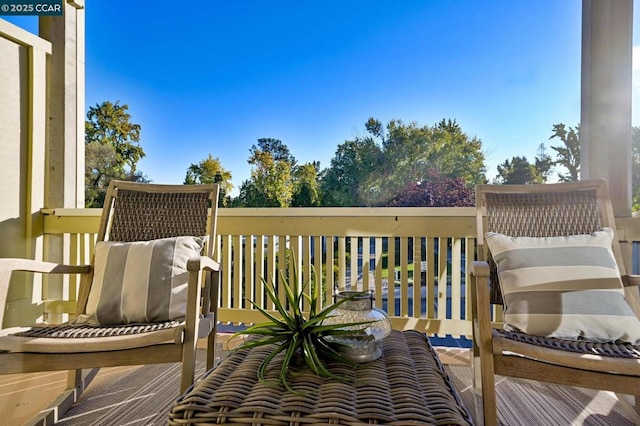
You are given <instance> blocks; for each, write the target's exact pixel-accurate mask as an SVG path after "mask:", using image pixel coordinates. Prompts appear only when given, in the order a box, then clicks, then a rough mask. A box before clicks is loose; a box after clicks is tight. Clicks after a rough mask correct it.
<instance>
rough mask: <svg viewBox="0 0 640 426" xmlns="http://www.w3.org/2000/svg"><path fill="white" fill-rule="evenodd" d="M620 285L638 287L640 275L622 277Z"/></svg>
mask: <svg viewBox="0 0 640 426" xmlns="http://www.w3.org/2000/svg"><path fill="white" fill-rule="evenodd" d="M622 284H623V285H624V286H625V287H634V286H640V275H623V276H622Z"/></svg>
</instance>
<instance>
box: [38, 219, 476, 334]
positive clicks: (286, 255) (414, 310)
mask: <svg viewBox="0 0 640 426" xmlns="http://www.w3.org/2000/svg"><path fill="white" fill-rule="evenodd" d="M44 213H45V216H44V234H45V236H46V235H52V234H56V235H57V234H63V235H66V236H68V243H67V244H65V253H64V255H63V258H64V259H68V261H69V262H70V263H75V264H83V263H88V262H89V259H90V258H89V256H90V253H91V251H92V249H93V244H94V239H95V233H96V232H97V230H98V225H99V220H100V214H101V210H100V209H54V210H47V211H44ZM215 244H216V245H215V248H214V253H215V254H214V256H215V257H216V259H217V260H218V261H219V262H220V263H221V264H222V267H223V274H222V291H221V295H220V296H221V300H220V320H221V321H222V322H231V323H251V322H259V321H262V320H263V317H262V316H261V314H260V313H259V312H258V311H257V310H256V309H255V308H253V306H252V305H251V304H250V303H249V302H248V300H252V301H254V302H255V303H257V304H259V305H260V306H261V307H264V308H265V309H271V308H272V306H270V304H269V303H268V302H267V300H266V297H265V293H264V288H263V283H262V279H264V280H266V281H267V282H268V283H271V282H274V280H276V283H277V285H282V283H281V280H280V279H277V278H276V277H278V276H279V275H280V271H282V272H283V273H284V274H285V276H286V277H288V279H289V280H294V281H293V282H295V284H296V285H297V286H300V285H303V283H308V282H313V284H314V285H313V286H307V291H309V289H310V287H313V288H314V291H316V292H317V293H316V294H317V295H318V296H319V300H321V301H322V302H323V303H325V304H326V303H330V301H331V295H332V291H335V290H342V289H354V288H355V289H359V290H372V291H373V292H374V294H375V301H376V305H377V306H379V307H382V308H383V309H385V310H386V311H387V312H388V313H389V315H390V316H391V317H392V322H393V325H394V328H398V329H405V328H412V329H418V330H422V331H425V332H427V333H430V334H438V335H446V334H451V335H454V336H459V335H466V336H470V335H471V325H470V321H469V318H470V317H471V306H470V303H469V302H468V301H469V300H470V297H469V295H468V294H467V292H468V289H469V286H466V285H465V284H466V283H467V282H468V279H469V277H468V274H467V272H466V271H467V263H468V262H470V261H471V260H472V259H474V258H475V209H474V208H290V209H280V208H260V209H220V210H219V214H218V237H217V241H215ZM294 271H295V274H294ZM320 283H321V285H316V284H320ZM65 288H67V292H68V297H69V299H70V300H71V301H73V300H75V294H76V292H77V280H73V279H72V280H71V281H69V283H68V284H67V285H65ZM279 294H280V295H281V296H282V295H283V292H279ZM65 306H66V307H68V305H66V304H65V303H64V302H63V303H60V302H55V303H53V302H52V303H50V304H49V306H48V310H50V311H61V310H63V309H64V307H65Z"/></svg>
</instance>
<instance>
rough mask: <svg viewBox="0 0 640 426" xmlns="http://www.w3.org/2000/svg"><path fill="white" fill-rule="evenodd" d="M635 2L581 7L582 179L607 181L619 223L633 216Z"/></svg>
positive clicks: (588, 2) (592, 0)
mask: <svg viewBox="0 0 640 426" xmlns="http://www.w3.org/2000/svg"><path fill="white" fill-rule="evenodd" d="M632 31H633V0H583V2H582V105H581V117H580V143H581V150H580V167H581V170H580V176H581V179H590V178H604V179H606V180H607V183H608V186H609V189H610V192H611V198H612V202H613V209H614V212H615V215H616V216H618V217H625V216H630V215H631V75H632V72H631V53H632Z"/></svg>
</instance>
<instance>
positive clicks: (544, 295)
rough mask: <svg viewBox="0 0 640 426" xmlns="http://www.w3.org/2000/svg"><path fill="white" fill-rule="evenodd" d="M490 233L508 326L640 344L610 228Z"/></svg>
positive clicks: (638, 324)
mask: <svg viewBox="0 0 640 426" xmlns="http://www.w3.org/2000/svg"><path fill="white" fill-rule="evenodd" d="M486 237H487V244H488V246H489V250H490V251H491V254H492V255H493V258H494V260H495V261H496V264H497V266H498V276H499V278H500V287H501V289H502V294H503V297H504V314H505V328H506V329H507V330H512V331H521V332H524V333H527V334H532V335H537V336H548V337H562V338H570V339H578V338H584V339H589V340H594V341H600V342H613V341H623V342H631V343H634V344H640V321H639V320H638V318H637V317H636V316H635V314H634V313H633V311H632V310H631V307H630V306H629V305H628V304H627V302H626V301H625V296H624V289H623V287H622V281H621V280H620V273H619V271H618V267H617V265H616V261H615V258H614V256H613V253H612V251H611V242H612V240H613V231H612V230H611V229H610V228H603V230H602V231H599V232H594V233H592V234H589V235H572V236H568V237H549V238H531V237H509V236H506V235H502V234H498V233H493V232H489V233H487V234H486Z"/></svg>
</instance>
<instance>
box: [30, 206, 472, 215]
mask: <svg viewBox="0 0 640 426" xmlns="http://www.w3.org/2000/svg"><path fill="white" fill-rule="evenodd" d="M41 212H42V213H43V214H46V215H53V216H100V215H101V213H102V209H100V208H84V209H82V208H79V209H71V208H54V209H42V210H41ZM475 214H476V209H475V207H288V208H280V207H260V208H253V207H252V208H220V209H219V210H218V216H233V217H239V216H242V217H258V216H260V217H314V216H323V217H353V216H356V217H362V216H378V217H395V216H398V217H416V216H432V217H452V216H461V217H474V216H475Z"/></svg>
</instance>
